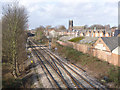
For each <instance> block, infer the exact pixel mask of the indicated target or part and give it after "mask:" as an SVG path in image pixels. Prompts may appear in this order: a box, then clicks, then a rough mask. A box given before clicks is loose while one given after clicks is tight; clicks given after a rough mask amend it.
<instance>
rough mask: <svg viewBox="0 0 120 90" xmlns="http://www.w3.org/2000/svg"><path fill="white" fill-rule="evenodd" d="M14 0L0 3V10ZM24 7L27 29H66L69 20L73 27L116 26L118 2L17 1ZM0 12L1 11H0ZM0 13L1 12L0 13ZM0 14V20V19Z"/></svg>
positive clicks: (114, 0) (101, 0)
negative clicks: (57, 27) (51, 27)
mask: <svg viewBox="0 0 120 90" xmlns="http://www.w3.org/2000/svg"><path fill="white" fill-rule="evenodd" d="M12 1H15V0H2V1H0V8H1V6H2V5H3V4H5V3H10V2H12ZM18 1H19V3H20V5H24V6H25V7H26V9H27V11H28V15H29V18H28V19H29V22H28V24H29V29H34V28H37V27H39V26H40V25H43V26H47V25H51V26H53V27H54V26H58V25H64V26H65V27H66V28H68V24H69V23H68V22H69V20H73V25H74V26H82V25H88V26H90V25H93V24H102V25H107V24H110V26H118V1H119V0H100V1H98V0H18ZM0 10H1V9H0ZM0 12H1V11H0ZM1 16H2V15H1V14H0V18H1Z"/></svg>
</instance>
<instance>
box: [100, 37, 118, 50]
mask: <svg viewBox="0 0 120 90" xmlns="http://www.w3.org/2000/svg"><path fill="white" fill-rule="evenodd" d="M101 38H102V40H103V41H104V42H105V44H106V45H107V46H108V48H109V49H110V50H111V51H112V50H113V49H115V48H116V47H117V46H118V37H101Z"/></svg>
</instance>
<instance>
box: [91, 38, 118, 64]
mask: <svg viewBox="0 0 120 90" xmlns="http://www.w3.org/2000/svg"><path fill="white" fill-rule="evenodd" d="M118 39H119V38H118V37H101V38H99V39H98V40H97V41H96V42H95V43H94V46H93V48H94V53H93V56H96V57H98V58H100V59H101V60H104V61H107V62H108V63H111V64H113V65H117V66H120V42H119V40H118Z"/></svg>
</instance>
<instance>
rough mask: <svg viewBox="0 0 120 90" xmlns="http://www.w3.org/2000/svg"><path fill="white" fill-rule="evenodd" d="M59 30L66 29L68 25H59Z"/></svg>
mask: <svg viewBox="0 0 120 90" xmlns="http://www.w3.org/2000/svg"><path fill="white" fill-rule="evenodd" d="M56 29H57V30H66V27H65V26H64V25H59V26H57V27H56Z"/></svg>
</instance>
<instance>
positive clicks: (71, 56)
mask: <svg viewBox="0 0 120 90" xmlns="http://www.w3.org/2000/svg"><path fill="white" fill-rule="evenodd" d="M56 47H57V48H58V53H59V54H60V55H61V56H62V57H64V58H67V59H68V60H69V61H70V62H72V63H75V64H77V65H80V66H82V67H83V68H84V69H86V70H88V71H92V74H93V73H94V76H95V77H96V78H98V80H100V81H101V80H102V79H103V78H104V76H107V77H108V79H107V80H106V81H105V82H109V83H111V82H114V85H113V86H116V87H117V86H118V85H119V83H120V82H119V80H118V75H119V74H118V67H115V66H113V65H111V64H109V63H107V62H105V61H101V60H99V59H98V58H96V57H93V56H92V55H88V54H84V53H82V52H79V51H77V50H75V49H73V48H71V47H65V46H62V45H59V44H56ZM103 83H104V82H103ZM113 86H112V87H113Z"/></svg>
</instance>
